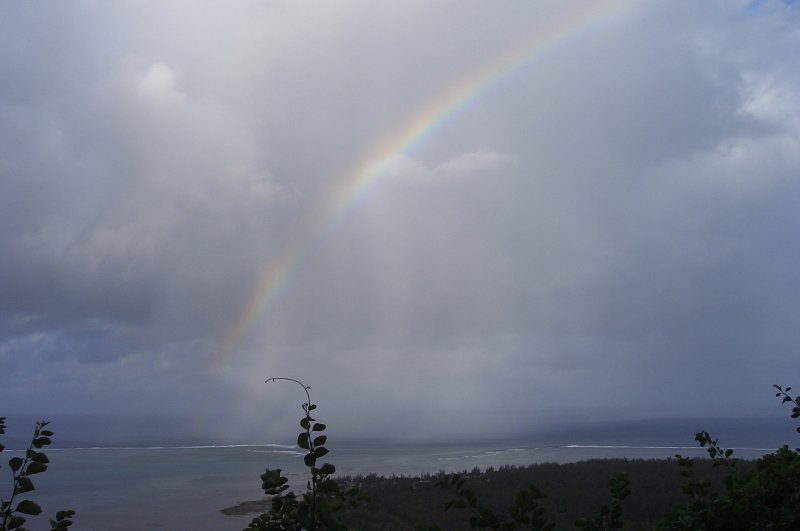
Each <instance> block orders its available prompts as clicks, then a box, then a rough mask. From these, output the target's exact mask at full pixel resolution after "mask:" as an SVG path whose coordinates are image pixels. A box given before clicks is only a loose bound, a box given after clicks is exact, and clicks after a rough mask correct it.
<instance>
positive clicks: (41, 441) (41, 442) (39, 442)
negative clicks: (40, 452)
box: [31, 437, 53, 448]
mask: <svg viewBox="0 0 800 531" xmlns="http://www.w3.org/2000/svg"><path fill="white" fill-rule="evenodd" d="M31 442H32V443H33V446H34V447H36V448H41V447H42V446H47V445H48V444H51V443H52V442H53V441H51V440H50V438H49V437H37V438H35V439H34V440H33V441H31Z"/></svg>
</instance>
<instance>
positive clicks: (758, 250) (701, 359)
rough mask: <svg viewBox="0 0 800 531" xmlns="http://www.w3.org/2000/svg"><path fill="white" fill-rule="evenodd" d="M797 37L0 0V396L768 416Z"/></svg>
mask: <svg viewBox="0 0 800 531" xmlns="http://www.w3.org/2000/svg"><path fill="white" fill-rule="evenodd" d="M798 48H800V12H799V11H798V7H797V5H796V4H794V3H793V2H787V1H783V0H761V1H731V0H707V1H702V2H698V1H696V0H676V1H670V2H650V1H647V2H645V1H635V0H620V1H610V0H598V1H596V2H583V1H577V0H558V1H550V0H543V1H540V2H527V1H513V0H509V1H505V2H492V3H486V2H479V1H472V0H467V1H455V0H437V1H435V2H430V1H428V0H419V1H418V0H404V1H403V2H389V1H385V2H384V1H377V2H376V1H356V0H337V1H333V2H311V1H293V2H289V1H277V0H275V1H259V2H256V1H244V0H242V1H234V2H226V3H225V5H224V6H222V5H220V4H218V3H215V2H189V1H179V0H170V1H167V2H162V1H158V2H155V1H146V2H140V1H135V2H134V1H130V2H126V1H117V2H103V1H83V2H69V3H68V2H58V3H47V4H45V3H40V2H12V1H10V0H8V1H7V0H0V72H2V75H0V257H2V259H1V260H0V409H2V411H0V414H6V415H17V416H19V417H20V418H22V419H34V418H48V419H63V420H62V421H61V422H62V426H63V425H64V424H68V423H69V422H71V421H75V422H76V423H80V422H82V421H86V422H88V421H89V420H90V419H94V420H93V421H92V422H94V424H92V426H94V427H93V428H91V429H88V428H87V429H88V430H89V431H88V432H86V433H84V435H85V436H86V437H87V438H89V439H91V438H97V439H102V438H103V437H106V438H107V437H111V436H112V435H114V434H118V435H119V436H123V435H125V434H128V435H130V434H139V435H141V434H142V433H143V432H145V433H147V435H148V437H151V438H154V439H157V438H158V437H159V436H163V437H165V438H166V437H172V436H175V435H176V434H181V435H183V436H185V437H187V438H192V439H193V440H198V441H200V440H214V441H217V440H220V441H230V442H254V441H261V442H266V441H276V440H283V439H285V438H287V437H290V436H291V434H293V433H295V431H296V420H297V419H298V418H299V416H300V414H301V411H300V407H299V406H300V404H301V403H302V402H303V401H304V398H305V395H304V394H303V393H302V390H301V389H300V388H298V387H297V386H295V385H293V384H291V383H286V382H279V383H270V384H265V380H266V379H267V378H270V377H276V376H279V377H291V378H297V379H300V380H302V381H303V382H304V383H306V384H307V385H309V386H311V388H312V391H311V392H312V399H313V400H315V401H316V402H317V403H318V404H319V405H320V408H319V410H318V411H319V418H320V420H325V421H326V423H327V424H328V425H329V429H330V430H331V434H332V435H336V436H338V437H341V438H347V437H362V438H363V437H368V438H394V439H397V440H454V439H453V438H458V437H478V436H483V437H485V436H488V435H487V434H489V435H497V436H504V435H513V434H525V433H532V432H535V431H536V430H537V429H541V428H543V427H545V426H549V425H553V424H554V423H555V424H557V423H559V422H565V421H571V422H579V423H580V422H589V421H592V422H594V421H605V420H608V421H618V420H626V419H669V418H676V417H697V418H700V417H731V416H762V415H781V414H784V413H786V412H784V411H782V410H781V408H780V406H779V404H777V403H776V400H775V398H774V396H773V394H772V393H771V385H772V384H775V383H779V384H785V385H792V384H797V385H800V367H799V366H798V363H797V360H798V345H800V326H798V325H797V323H798V322H800V282H798V276H797V275H798V271H800V245H798V236H800V62H799V61H797V60H796V57H797V50H798ZM70 419H72V420H70ZM25 429H27V426H26V428H25ZM56 432H57V433H58V428H56Z"/></svg>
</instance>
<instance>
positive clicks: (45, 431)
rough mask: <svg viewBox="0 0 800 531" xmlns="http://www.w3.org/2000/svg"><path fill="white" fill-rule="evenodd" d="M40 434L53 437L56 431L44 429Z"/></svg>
mask: <svg viewBox="0 0 800 531" xmlns="http://www.w3.org/2000/svg"><path fill="white" fill-rule="evenodd" d="M40 435H44V436H45V437H52V436H53V435H54V433H53V432H52V431H50V430H42V431H41V433H40Z"/></svg>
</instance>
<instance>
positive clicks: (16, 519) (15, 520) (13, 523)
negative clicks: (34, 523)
mask: <svg viewBox="0 0 800 531" xmlns="http://www.w3.org/2000/svg"><path fill="white" fill-rule="evenodd" d="M24 523H25V519H24V518H23V517H21V516H12V517H11V518H10V519H9V520H8V528H9V529H19V528H20V527H22V524H24Z"/></svg>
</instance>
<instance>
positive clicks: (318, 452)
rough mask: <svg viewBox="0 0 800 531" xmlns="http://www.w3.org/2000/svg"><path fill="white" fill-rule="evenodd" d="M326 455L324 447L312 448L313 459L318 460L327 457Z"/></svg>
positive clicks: (326, 451) (326, 450)
mask: <svg viewBox="0 0 800 531" xmlns="http://www.w3.org/2000/svg"><path fill="white" fill-rule="evenodd" d="M327 454H328V449H327V448H325V447H324V446H320V447H318V448H314V452H313V455H314V458H315V459H319V458H320V457H322V456H324V455H327Z"/></svg>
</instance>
